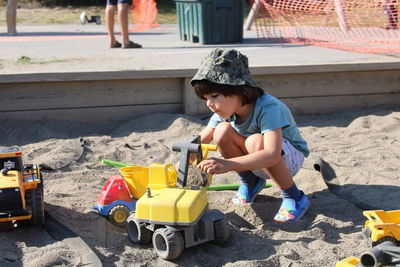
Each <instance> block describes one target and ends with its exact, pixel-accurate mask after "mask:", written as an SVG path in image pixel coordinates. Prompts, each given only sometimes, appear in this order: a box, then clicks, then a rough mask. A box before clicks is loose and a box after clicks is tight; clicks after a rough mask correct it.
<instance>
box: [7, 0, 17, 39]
mask: <svg viewBox="0 0 400 267" xmlns="http://www.w3.org/2000/svg"><path fill="white" fill-rule="evenodd" d="M6 17H7V33H8V35H17V0H8V1H7V9H6Z"/></svg>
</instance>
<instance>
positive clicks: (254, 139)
mask: <svg viewBox="0 0 400 267" xmlns="http://www.w3.org/2000/svg"><path fill="white" fill-rule="evenodd" d="M245 146H246V150H247V151H248V152H249V153H253V152H256V151H260V150H263V149H264V138H263V135H262V134H252V135H250V136H249V137H247V138H246V141H245Z"/></svg>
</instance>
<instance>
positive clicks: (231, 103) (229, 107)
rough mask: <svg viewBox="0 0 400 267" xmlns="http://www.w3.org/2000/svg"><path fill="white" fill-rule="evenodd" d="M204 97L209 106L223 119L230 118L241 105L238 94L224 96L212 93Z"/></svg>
mask: <svg viewBox="0 0 400 267" xmlns="http://www.w3.org/2000/svg"><path fill="white" fill-rule="evenodd" d="M203 97H204V99H205V100H206V103H207V107H208V108H209V109H210V110H211V111H212V112H214V113H217V114H218V115H219V116H220V117H221V118H223V119H228V118H229V117H230V116H232V114H233V113H234V112H235V111H236V110H237V109H238V108H240V106H241V99H240V97H239V96H237V95H232V96H224V95H223V94H220V93H211V94H206V95H203Z"/></svg>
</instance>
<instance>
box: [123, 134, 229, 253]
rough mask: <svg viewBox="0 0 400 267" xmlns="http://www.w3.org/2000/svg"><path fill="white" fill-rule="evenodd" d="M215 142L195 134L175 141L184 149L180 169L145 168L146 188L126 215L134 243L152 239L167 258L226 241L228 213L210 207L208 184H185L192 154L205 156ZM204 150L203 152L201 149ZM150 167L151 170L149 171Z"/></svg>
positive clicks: (167, 166) (175, 146)
mask: <svg viewBox="0 0 400 267" xmlns="http://www.w3.org/2000/svg"><path fill="white" fill-rule="evenodd" d="M216 149H217V147H216V146H215V145H204V144H203V145H201V144H200V137H199V136H196V137H193V138H191V139H190V140H188V142H184V143H175V144H173V147H172V150H173V151H180V152H181V159H180V165H179V170H178V172H176V170H175V169H174V167H173V166H172V165H171V164H151V165H150V166H149V167H148V168H147V169H146V168H142V169H141V170H140V171H141V173H138V176H139V177H140V176H142V177H143V171H146V176H147V175H148V181H149V182H148V188H147V192H146V193H145V194H144V195H143V196H141V197H140V199H139V200H138V201H137V203H136V210H135V212H133V213H132V214H131V215H130V216H129V217H128V219H127V231H128V237H129V239H130V241H131V242H132V243H134V244H148V243H150V242H152V243H153V247H154V249H155V250H156V252H157V254H158V255H159V256H160V257H161V258H163V259H166V260H173V259H176V258H177V257H179V255H180V254H181V253H182V252H183V250H184V249H185V248H188V247H192V246H196V245H199V244H202V243H205V242H209V241H213V242H215V243H217V244H221V243H224V242H225V241H226V240H227V239H228V237H229V235H230V231H229V225H228V222H227V220H226V218H225V215H224V214H223V213H222V212H221V211H219V210H215V209H214V210H209V209H208V198H207V188H206V186H208V185H209V184H210V183H211V175H208V176H207V178H206V179H207V181H206V183H207V185H206V186H186V181H187V176H188V166H189V156H190V154H192V153H194V154H195V155H196V160H197V162H199V161H200V160H202V159H204V158H206V156H204V155H206V154H207V152H208V150H216ZM203 150H204V151H205V153H204V155H203V152H202V151H203ZM147 171H148V172H147Z"/></svg>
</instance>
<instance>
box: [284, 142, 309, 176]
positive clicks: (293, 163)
mask: <svg viewBox="0 0 400 267" xmlns="http://www.w3.org/2000/svg"><path fill="white" fill-rule="evenodd" d="M282 150H283V152H284V155H283V159H284V160H285V161H286V165H287V166H288V168H289V172H290V174H291V175H292V176H295V175H296V174H297V173H298V172H299V170H300V168H301V166H303V162H304V155H303V153H301V152H300V151H298V150H297V149H296V148H294V146H292V144H291V143H290V142H289V141H288V140H286V139H283V142H282Z"/></svg>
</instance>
